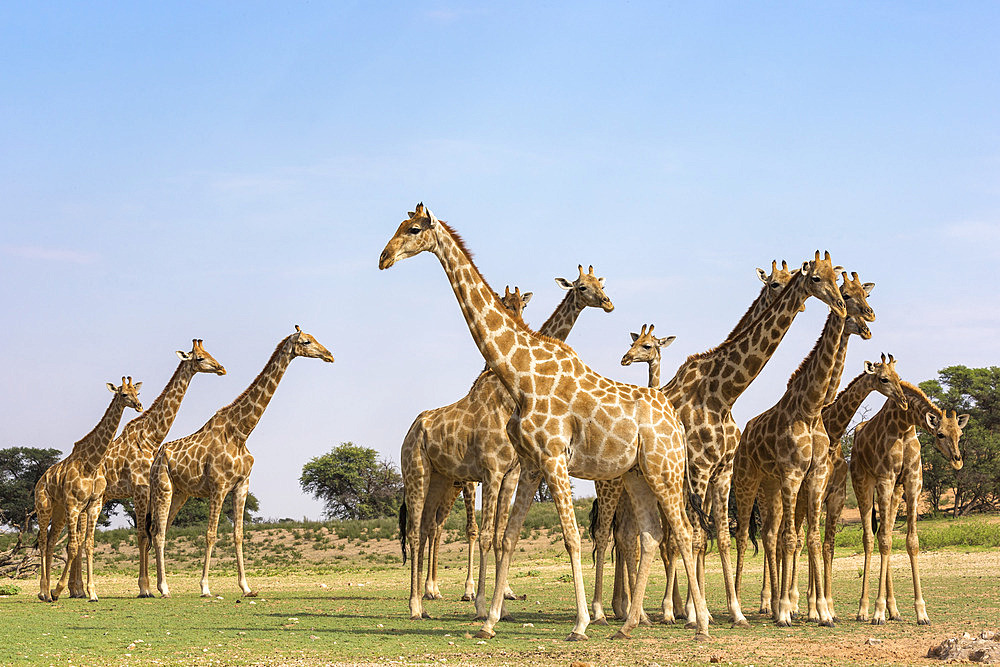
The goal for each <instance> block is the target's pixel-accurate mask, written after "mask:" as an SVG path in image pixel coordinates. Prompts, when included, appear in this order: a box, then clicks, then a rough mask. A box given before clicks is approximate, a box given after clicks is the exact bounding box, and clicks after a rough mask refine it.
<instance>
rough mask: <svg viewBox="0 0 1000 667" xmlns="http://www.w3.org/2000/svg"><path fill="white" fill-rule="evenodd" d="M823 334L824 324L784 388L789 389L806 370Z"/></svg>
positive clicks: (824, 330) (824, 333)
mask: <svg viewBox="0 0 1000 667" xmlns="http://www.w3.org/2000/svg"><path fill="white" fill-rule="evenodd" d="M824 335H826V325H825V324H824V325H823V333H821V334H820V335H819V338H817V339H816V342H815V343H814V344H813V346H812V349H811V350H809V354H807V355H806V356H805V357H804V358H803V359H802V361H800V362H799V367H798V368H796V369H795V371H793V372H792V375H791V377H789V378H788V383H787V384H786V385H785V389H791V388H792V385H793V384H794V383H795V381H796V380H797V379H798V378H799V376H800V375H802V374H803V373H804V372H805V370H806V364H807V363H808V362H809V360H810V359H812V358H813V354H815V352H816V350H817V349H819V346H820V344H822V342H823V336H824Z"/></svg>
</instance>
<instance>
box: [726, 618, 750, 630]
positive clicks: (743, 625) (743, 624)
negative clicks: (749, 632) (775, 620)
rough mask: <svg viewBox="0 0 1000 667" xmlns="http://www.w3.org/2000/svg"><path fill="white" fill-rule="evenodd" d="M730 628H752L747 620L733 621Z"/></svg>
mask: <svg viewBox="0 0 1000 667" xmlns="http://www.w3.org/2000/svg"><path fill="white" fill-rule="evenodd" d="M729 627H730V628H744V629H746V628H749V627H750V621H748V620H747V619H745V618H741V619H740V620H738V621H733V624H732V625H730V626H729Z"/></svg>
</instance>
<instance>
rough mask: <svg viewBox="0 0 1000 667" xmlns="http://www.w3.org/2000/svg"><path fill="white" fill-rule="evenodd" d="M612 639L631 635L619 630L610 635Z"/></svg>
mask: <svg viewBox="0 0 1000 667" xmlns="http://www.w3.org/2000/svg"><path fill="white" fill-rule="evenodd" d="M611 638H612V639H632V635H629V634H626V633H624V632H622V631H621V630H619V631H618V632H616V633H615V634H613V635H611Z"/></svg>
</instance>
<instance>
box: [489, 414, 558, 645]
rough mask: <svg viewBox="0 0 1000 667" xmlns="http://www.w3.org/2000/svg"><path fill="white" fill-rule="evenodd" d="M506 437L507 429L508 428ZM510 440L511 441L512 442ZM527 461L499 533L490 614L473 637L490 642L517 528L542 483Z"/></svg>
mask: <svg viewBox="0 0 1000 667" xmlns="http://www.w3.org/2000/svg"><path fill="white" fill-rule="evenodd" d="M508 434H510V427H509V426H508ZM512 440H513V438H512ZM527 464H528V461H526V460H522V461H521V474H520V477H519V478H518V481H517V491H516V492H515V494H514V506H513V507H512V508H511V510H510V515H509V516H508V519H507V526H506V527H505V529H504V533H503V547H502V552H501V556H500V558H499V559H498V560H497V574H496V581H495V583H494V586H493V600H492V602H491V603H490V611H489V614H488V615H487V617H486V621H485V622H484V623H483V627H482V628H480V630H479V632H477V633H476V637H478V638H480V639H490V638H492V637H494V636H496V632H495V631H494V630H493V628H494V626H496V624H497V621H499V620H500V614H501V611H502V609H503V601H504V600H503V589H504V586H505V585H506V584H507V575H508V573H509V572H510V558H511V555H512V554H513V552H514V548H515V547H516V546H517V539H518V537H519V536H520V534H521V527H522V526H523V525H524V517H525V516H527V514H528V509H529V508H530V507H531V503H532V501H533V500H534V498H535V492H536V491H537V490H538V485H539V483H540V482H541V481H542V476H541V472H540V471H539V470H538V469H537V468H532V467H528V465H527Z"/></svg>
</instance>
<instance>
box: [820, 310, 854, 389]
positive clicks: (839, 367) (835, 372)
mask: <svg viewBox="0 0 1000 667" xmlns="http://www.w3.org/2000/svg"><path fill="white" fill-rule="evenodd" d="M850 339H851V333H850V331H849V330H848V328H847V327H846V326H845V327H844V331H843V333H841V334H840V347H839V348H837V356H836V357H834V359H833V368H832V369H831V370H830V385H829V387H827V390H826V396H825V397H824V398H823V404H824V405H826V404H827V403H833V401H834V400H835V399H836V398H837V390H838V389H840V380H841V378H843V377H844V362H845V361H846V360H847V343H848V342H849V341H850Z"/></svg>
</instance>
